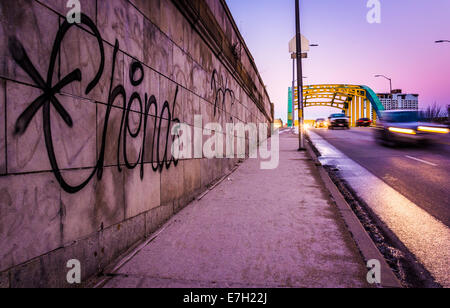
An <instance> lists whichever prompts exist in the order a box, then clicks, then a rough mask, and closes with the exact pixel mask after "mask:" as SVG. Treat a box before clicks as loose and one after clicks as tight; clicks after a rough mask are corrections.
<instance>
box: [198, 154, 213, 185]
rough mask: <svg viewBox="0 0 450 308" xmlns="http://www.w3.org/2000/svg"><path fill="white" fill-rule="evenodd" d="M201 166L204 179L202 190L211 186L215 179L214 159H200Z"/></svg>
mask: <svg viewBox="0 0 450 308" xmlns="http://www.w3.org/2000/svg"><path fill="white" fill-rule="evenodd" d="M200 161H201V162H200V166H201V171H200V172H201V173H200V174H201V179H202V187H201V189H202V190H206V189H208V188H209V186H210V184H211V182H212V181H213V180H214V170H213V166H212V164H213V160H211V159H207V158H203V159H201V160H200Z"/></svg>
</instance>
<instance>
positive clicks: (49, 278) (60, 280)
mask: <svg viewBox="0 0 450 308" xmlns="http://www.w3.org/2000/svg"><path fill="white" fill-rule="evenodd" d="M100 257H101V252H100V249H99V241H98V235H96V236H93V237H91V238H88V239H84V240H80V241H78V242H76V243H74V244H73V245H70V246H67V247H64V248H60V249H57V250H55V251H52V252H50V253H49V254H46V255H44V256H41V257H39V258H37V259H34V260H32V261H30V262H27V263H25V264H23V265H20V266H18V267H16V268H14V269H12V270H11V287H12V288H48V287H51V288H72V287H77V285H71V284H69V283H68V282H67V273H68V271H69V270H70V269H69V268H68V267H67V262H68V261H69V260H73V259H76V260H78V261H80V265H81V282H82V283H83V282H85V281H86V280H87V279H88V278H90V277H91V276H92V273H95V272H98V271H99V259H100Z"/></svg>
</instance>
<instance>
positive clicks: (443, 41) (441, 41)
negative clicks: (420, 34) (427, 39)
mask: <svg viewBox="0 0 450 308" xmlns="http://www.w3.org/2000/svg"><path fill="white" fill-rule="evenodd" d="M435 43H436V44H439V43H450V41H449V40H439V41H435Z"/></svg>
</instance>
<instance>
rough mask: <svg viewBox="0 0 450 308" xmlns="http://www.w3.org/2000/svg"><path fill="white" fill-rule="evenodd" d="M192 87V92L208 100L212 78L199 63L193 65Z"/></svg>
mask: <svg viewBox="0 0 450 308" xmlns="http://www.w3.org/2000/svg"><path fill="white" fill-rule="evenodd" d="M190 74H191V80H192V85H191V86H190V90H191V91H193V92H194V93H195V94H197V95H198V96H200V97H203V98H207V97H208V95H210V94H209V93H210V92H212V91H211V77H210V76H209V74H208V73H207V72H206V71H205V70H204V69H203V67H201V66H200V65H199V64H197V63H195V62H194V63H193V66H192V70H191V72H190Z"/></svg>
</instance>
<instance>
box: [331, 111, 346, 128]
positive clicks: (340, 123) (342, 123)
mask: <svg viewBox="0 0 450 308" xmlns="http://www.w3.org/2000/svg"><path fill="white" fill-rule="evenodd" d="M337 127H342V128H344V129H350V121H349V118H348V117H347V116H346V115H345V114H344V113H335V114H332V115H330V117H329V118H328V129H335V128H337Z"/></svg>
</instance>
